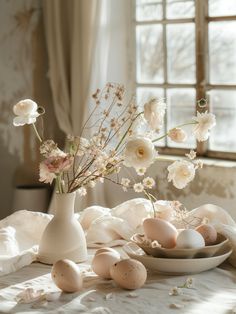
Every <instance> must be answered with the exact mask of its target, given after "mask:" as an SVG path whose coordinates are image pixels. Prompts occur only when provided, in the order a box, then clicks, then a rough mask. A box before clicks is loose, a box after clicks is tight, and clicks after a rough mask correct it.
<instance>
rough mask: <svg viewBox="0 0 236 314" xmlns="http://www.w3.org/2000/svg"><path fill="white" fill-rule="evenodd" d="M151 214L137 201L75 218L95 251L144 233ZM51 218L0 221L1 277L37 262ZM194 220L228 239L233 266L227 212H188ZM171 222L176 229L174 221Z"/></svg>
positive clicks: (234, 227)
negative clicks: (213, 227)
mask: <svg viewBox="0 0 236 314" xmlns="http://www.w3.org/2000/svg"><path fill="white" fill-rule="evenodd" d="M166 210H168V207H166ZM152 215H153V209H152V204H151V202H150V201H148V200H146V199H143V198H136V199H131V200H129V201H126V202H124V203H122V204H120V205H118V206H116V207H114V208H112V209H109V208H105V207H101V206H91V207H89V208H86V209H85V210H84V211H82V212H81V213H77V214H76V217H77V218H78V220H79V221H80V223H81V225H82V227H83V228H84V231H85V234H86V240H87V245H88V247H94V248H95V247H101V246H116V245H123V244H124V243H125V242H126V241H129V239H130V237H131V236H132V235H133V234H134V233H140V232H142V231H143V230H142V222H143V219H145V218H147V217H152ZM162 215H163V211H162ZM51 218H52V215H49V214H44V213H39V212H33V211H32V212H31V211H27V210H21V211H17V212H15V213H13V214H12V215H10V216H8V217H6V218H5V219H3V220H1V221H0V275H4V274H8V273H10V272H13V271H16V270H17V269H20V268H22V267H24V266H26V265H29V264H30V263H32V262H33V261H36V259H37V252H38V244H39V241H40V238H41V236H42V233H43V231H44V229H45V228H46V226H47V224H48V223H49V221H50V220H51ZM193 218H198V219H195V220H194V221H195V224H196V225H197V224H199V222H200V221H201V219H203V218H206V219H208V221H209V223H211V224H213V225H214V226H215V228H216V230H217V231H218V232H219V233H221V234H223V235H224V236H226V237H227V238H229V241H230V243H231V246H232V248H233V253H232V255H231V257H230V259H229V261H230V263H231V264H232V265H233V266H234V267H236V223H235V221H234V220H233V219H232V217H231V216H230V215H229V214H228V213H227V211H226V210H224V209H223V208H221V207H218V206H216V205H213V204H205V205H202V206H200V207H198V208H196V209H193V210H192V211H191V212H190V213H189V217H188V220H189V221H193ZM172 223H174V224H175V225H176V226H177V227H178V224H177V222H175V221H172Z"/></svg>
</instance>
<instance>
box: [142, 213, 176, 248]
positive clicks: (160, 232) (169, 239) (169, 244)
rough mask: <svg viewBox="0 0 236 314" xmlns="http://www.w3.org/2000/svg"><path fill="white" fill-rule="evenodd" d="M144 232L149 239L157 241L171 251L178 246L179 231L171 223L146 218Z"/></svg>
mask: <svg viewBox="0 0 236 314" xmlns="http://www.w3.org/2000/svg"><path fill="white" fill-rule="evenodd" d="M143 230H144V233H145V235H146V236H147V238H148V239H151V240H157V241H158V243H160V244H161V246H162V247H164V248H167V249H171V248H173V247H175V245H176V238H177V235H178V231H177V229H176V228H175V226H174V225H172V224H171V223H170V222H168V221H166V220H163V219H159V218H146V219H144V221H143Z"/></svg>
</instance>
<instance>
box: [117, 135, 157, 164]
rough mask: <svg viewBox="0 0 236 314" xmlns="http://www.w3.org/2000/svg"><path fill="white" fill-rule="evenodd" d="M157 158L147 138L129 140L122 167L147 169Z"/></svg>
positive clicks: (153, 147) (152, 145) (138, 137)
mask: <svg viewBox="0 0 236 314" xmlns="http://www.w3.org/2000/svg"><path fill="white" fill-rule="evenodd" d="M156 156H157V153H156V150H155V146H154V144H153V143H152V141H151V140H150V139H149V138H145V137H141V136H137V137H133V138H131V139H130V140H129V141H128V142H127V143H126V146H125V151H124V162H123V163H124V165H125V166H127V167H134V168H135V169H140V168H148V167H149V166H150V165H151V164H152V163H153V161H154V160H155V158H156Z"/></svg>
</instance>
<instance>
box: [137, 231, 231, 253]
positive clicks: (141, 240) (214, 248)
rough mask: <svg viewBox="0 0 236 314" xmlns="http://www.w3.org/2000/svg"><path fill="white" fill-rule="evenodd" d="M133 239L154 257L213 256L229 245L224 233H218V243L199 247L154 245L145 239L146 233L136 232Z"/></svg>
mask: <svg viewBox="0 0 236 314" xmlns="http://www.w3.org/2000/svg"><path fill="white" fill-rule="evenodd" d="M131 241H132V242H134V243H135V244H137V245H138V246H139V247H140V248H141V249H143V250H144V252H145V253H146V254H148V255H152V256H153V257H166V258H203V257H211V256H213V255H215V254H216V253H218V252H219V251H220V250H221V249H222V248H223V247H224V246H225V245H228V243H229V240H228V239H227V238H226V237H225V236H223V235H222V234H219V233H218V234H217V240H216V244H214V245H208V246H204V247H203V248H199V249H178V248H173V249H165V248H162V247H159V246H156V247H153V244H155V243H153V242H151V241H149V242H148V241H147V240H145V235H142V234H139V233H136V234H134V235H133V236H132V237H131Z"/></svg>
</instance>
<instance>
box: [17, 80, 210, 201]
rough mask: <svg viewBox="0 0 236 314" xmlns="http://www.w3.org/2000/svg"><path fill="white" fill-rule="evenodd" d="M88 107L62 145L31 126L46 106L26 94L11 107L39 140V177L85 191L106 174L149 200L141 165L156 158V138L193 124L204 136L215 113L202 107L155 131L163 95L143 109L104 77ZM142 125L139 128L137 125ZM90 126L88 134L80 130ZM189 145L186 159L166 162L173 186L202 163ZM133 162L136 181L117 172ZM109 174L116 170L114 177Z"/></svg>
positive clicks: (66, 189) (182, 136)
mask: <svg viewBox="0 0 236 314" xmlns="http://www.w3.org/2000/svg"><path fill="white" fill-rule="evenodd" d="M92 101H93V108H92V110H91V112H90V114H89V116H88V118H87V120H86V121H85V123H84V125H83V127H82V129H81V133H80V135H78V136H74V135H68V136H67V144H66V147H65V149H64V150H62V149H60V148H59V147H58V146H57V144H56V143H55V142H54V141H53V140H52V139H46V140H45V139H43V138H42V136H41V135H40V132H39V130H38V129H37V127H36V122H37V121H36V120H37V118H38V117H39V116H42V115H43V114H44V112H45V110H44V109H43V108H42V107H39V106H38V105H37V104H36V103H35V102H34V101H32V100H30V99H25V100H21V101H20V102H18V103H17V104H16V105H14V107H13V112H14V114H15V115H16V117H15V118H14V120H13V124H14V126H22V125H24V124H32V126H33V128H34V131H35V133H36V135H37V137H38V139H39V141H40V153H41V155H42V157H43V159H42V161H41V163H40V166H39V177H40V178H39V180H40V181H41V182H44V183H49V184H52V182H53V181H54V180H55V182H56V189H57V192H58V193H71V192H74V191H78V193H79V194H80V195H81V196H84V195H86V193H87V190H88V188H94V187H95V185H96V184H97V183H99V182H100V183H103V182H104V180H110V181H112V182H115V183H117V184H119V185H120V186H121V187H122V188H123V190H124V191H128V190H129V189H133V190H134V191H135V192H137V193H141V192H143V193H144V194H145V195H146V196H147V197H148V198H149V199H150V200H152V201H156V199H155V197H154V196H153V195H152V194H151V193H150V190H151V189H152V188H153V187H154V186H155V180H154V179H153V178H151V177H149V176H147V177H145V173H146V170H147V169H148V167H149V166H150V165H151V164H153V163H154V162H155V161H158V159H159V158H160V157H159V155H158V151H157V149H156V147H155V144H156V143H157V142H158V141H160V140H161V139H162V138H164V137H168V138H169V139H171V140H172V141H175V142H177V143H180V142H184V141H185V140H186V139H187V134H186V132H185V131H184V130H183V127H184V126H186V125H192V127H193V129H192V132H193V135H195V137H196V139H197V140H198V141H206V140H207V139H208V137H209V131H210V130H211V129H212V127H214V126H215V124H216V122H215V116H214V115H213V114H212V113H208V112H207V111H206V112H204V113H199V112H198V113H197V116H196V117H193V119H192V120H191V121H190V122H187V123H184V124H182V125H180V126H176V127H175V128H172V129H171V130H169V131H168V132H167V133H166V134H163V135H161V136H160V135H159V134H160V132H161V130H162V127H163V121H164V115H165V111H166V104H165V103H164V101H163V100H157V99H151V100H150V101H148V102H147V103H145V104H144V107H143V108H144V109H143V111H141V110H140V106H137V104H136V101H135V98H134V97H132V98H131V99H130V100H129V101H128V102H127V103H126V102H125V89H124V87H123V86H121V85H118V84H112V83H108V84H107V85H106V86H105V87H104V88H103V89H102V90H99V89H97V91H96V92H95V93H94V94H93V95H92ZM140 124H142V125H144V128H143V130H144V129H145V131H141V132H140V131H138V130H137V128H136V126H137V125H140ZM88 132H89V139H86V138H85V136H84V134H85V133H88ZM195 158H196V153H195V152H194V151H193V150H191V151H190V153H189V154H186V159H184V160H178V161H175V162H174V163H172V164H171V165H170V166H168V168H167V169H168V177H167V180H168V181H169V182H170V181H172V183H173V184H174V186H175V187H176V188H178V189H183V188H184V187H185V186H186V185H187V184H188V183H189V182H190V181H192V180H193V179H194V176H195V173H196V170H197V169H198V168H199V167H202V163H201V161H199V160H196V159H195ZM123 166H125V168H129V167H132V168H134V169H135V170H136V172H137V174H138V175H139V176H142V180H139V182H135V181H134V180H133V179H131V178H130V177H127V178H126V177H122V178H120V176H119V172H120V170H121V167H123ZM112 174H117V175H116V179H114V176H111V175H112Z"/></svg>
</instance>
